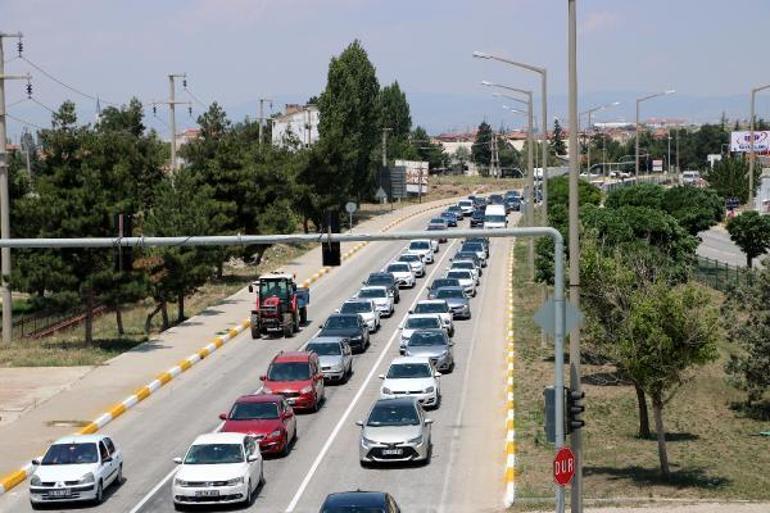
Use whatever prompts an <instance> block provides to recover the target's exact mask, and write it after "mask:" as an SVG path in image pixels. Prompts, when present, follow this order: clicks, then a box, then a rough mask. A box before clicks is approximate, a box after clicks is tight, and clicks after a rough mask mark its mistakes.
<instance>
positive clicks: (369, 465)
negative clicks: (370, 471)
mask: <svg viewBox="0 0 770 513" xmlns="http://www.w3.org/2000/svg"><path fill="white" fill-rule="evenodd" d="M360 463H361V468H372V464H371V463H369V462H368V461H364V460H360Z"/></svg>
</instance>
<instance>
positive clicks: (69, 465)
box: [29, 435, 123, 509]
mask: <svg viewBox="0 0 770 513" xmlns="http://www.w3.org/2000/svg"><path fill="white" fill-rule="evenodd" d="M32 463H33V465H35V466H36V468H35V471H34V473H33V474H32V478H31V479H30V481H29V501H30V503H31V506H32V509H38V508H39V507H40V506H41V505H43V504H51V503H55V502H56V503H59V502H69V501H92V502H94V503H97V504H101V503H102V502H103V501H104V490H105V489H106V488H107V487H108V486H110V485H111V484H113V483H115V484H118V485H119V484H120V483H122V482H123V454H122V453H121V451H120V449H119V448H118V447H117V446H116V445H115V443H114V442H113V441H112V439H111V438H110V437H109V436H107V435H72V436H67V437H64V438H59V439H58V440H56V441H55V442H54V443H53V445H51V446H50V447H49V448H48V450H47V451H46V453H45V456H43V459H42V460H40V461H38V460H33V462H32Z"/></svg>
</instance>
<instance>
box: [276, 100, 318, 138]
mask: <svg viewBox="0 0 770 513" xmlns="http://www.w3.org/2000/svg"><path fill="white" fill-rule="evenodd" d="M319 120H320V114H319V111H318V107H316V106H315V105H298V104H287V105H286V108H285V109H284V112H283V114H279V115H277V116H275V117H274V118H272V120H271V121H272V127H273V130H272V134H273V145H274V146H281V147H283V146H287V145H291V144H298V145H300V146H305V147H307V146H310V145H312V144H313V143H315V142H316V141H318V122H319Z"/></svg>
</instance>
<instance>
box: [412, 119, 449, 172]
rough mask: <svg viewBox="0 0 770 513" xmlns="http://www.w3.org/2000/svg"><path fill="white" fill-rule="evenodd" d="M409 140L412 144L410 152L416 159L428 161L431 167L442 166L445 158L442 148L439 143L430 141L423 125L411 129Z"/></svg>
mask: <svg viewBox="0 0 770 513" xmlns="http://www.w3.org/2000/svg"><path fill="white" fill-rule="evenodd" d="M409 142H410V143H411V145H412V150H413V151H412V154H413V155H414V156H415V158H416V159H417V160H421V161H425V162H428V164H429V166H430V168H431V169H436V168H439V167H443V166H444V163H445V160H446V154H445V153H444V148H443V147H442V146H441V145H440V144H437V143H433V142H431V140H430V136H429V135H428V132H426V131H425V129H424V128H423V127H421V126H418V127H417V128H415V129H414V130H413V131H412V134H411V136H410V138H409Z"/></svg>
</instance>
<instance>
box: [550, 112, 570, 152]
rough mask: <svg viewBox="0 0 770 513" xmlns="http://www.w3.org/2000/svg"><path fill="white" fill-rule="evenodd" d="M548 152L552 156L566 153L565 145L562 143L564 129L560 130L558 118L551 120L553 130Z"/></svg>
mask: <svg viewBox="0 0 770 513" xmlns="http://www.w3.org/2000/svg"><path fill="white" fill-rule="evenodd" d="M550 152H551V154H552V155H554V156H557V157H558V156H564V155H566V154H567V146H566V145H565V144H564V130H562V128H561V125H560V124H559V120H558V119H554V120H553V132H552V133H551V140H550Z"/></svg>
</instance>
